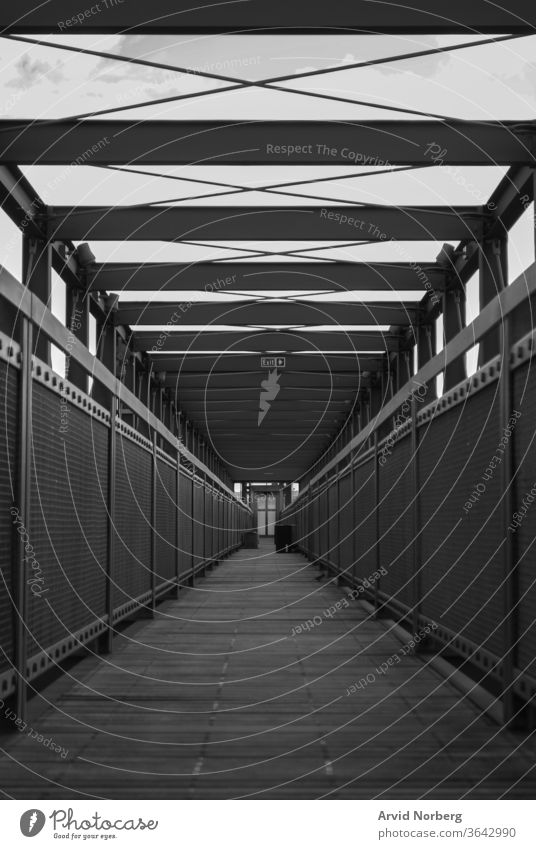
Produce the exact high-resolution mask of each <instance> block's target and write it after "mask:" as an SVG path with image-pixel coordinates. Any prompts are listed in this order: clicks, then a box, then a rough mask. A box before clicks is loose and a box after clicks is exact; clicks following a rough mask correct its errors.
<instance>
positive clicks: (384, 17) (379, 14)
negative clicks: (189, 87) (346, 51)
mask: <svg viewBox="0 0 536 849" xmlns="http://www.w3.org/2000/svg"><path fill="white" fill-rule="evenodd" d="M535 26H536V11H535V10H534V8H533V7H532V6H531V5H529V4H527V2H526V0H510V2H509V4H508V7H506V6H505V5H503V4H498V3H494V2H492V0H471V2H470V3H467V2H465V0H435V2H434V4H433V6H431V4H430V2H429V0H412V3H411V6H407V5H404V4H399V3H396V4H395V3H390V4H387V5H385V4H384V3H370V2H366V0H355V2H354V3H352V4H351V5H349V4H348V2H347V0H332V2H331V3H330V4H329V6H326V5H323V4H319V5H316V4H314V3H309V2H305V0H293V2H292V3H289V2H287V0H273V2H271V3H269V4H266V2H265V0H250V2H249V3H247V4H245V5H244V4H241V3H237V4H233V3H231V4H228V3H226V4H220V5H215V4H214V3H213V2H211V0H201V2H198V3H195V4H192V3H190V2H186V1H185V0H179V2H176V0H152V2H151V5H150V7H149V6H147V5H146V4H142V3H121V2H120V0H103V3H102V12H101V13H100V14H94V13H91V10H89V9H88V10H87V12H85V13H84V10H82V14H81V16H79V15H78V13H77V11H76V10H74V9H73V5H72V3H70V2H69V0H49V2H48V3H41V4H36V3H35V0H19V2H18V3H17V4H16V5H13V6H11V5H9V4H5V5H4V6H3V7H2V11H1V14H0V28H1V29H2V30H5V31H7V32H19V33H57V32H58V31H59V32H60V33H62V32H65V33H69V32H76V33H86V34H87V33H121V34H124V33H125V32H128V33H129V34H133V33H136V34H140V33H151V34H154V33H159V34H173V33H222V32H223V33H236V32H247V33H248V34H249V33H260V34H264V35H266V34H267V32H268V33H270V34H280V33H288V34H292V35H298V34H300V33H301V34H310V33H324V34H332V33H333V32H337V31H339V32H344V33H346V34H347V33H349V32H357V33H372V34H377V33H429V32H430V33H465V34H470V35H474V34H475V32H483V33H505V32H515V33H527V34H529V33H532V32H533V30H534V28H535Z"/></svg>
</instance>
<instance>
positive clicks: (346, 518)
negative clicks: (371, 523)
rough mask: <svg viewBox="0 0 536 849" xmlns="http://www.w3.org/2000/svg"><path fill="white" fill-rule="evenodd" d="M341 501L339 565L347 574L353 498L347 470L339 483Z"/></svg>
mask: <svg viewBox="0 0 536 849" xmlns="http://www.w3.org/2000/svg"><path fill="white" fill-rule="evenodd" d="M340 493H341V503H340V506H339V509H340V514H339V529H340V539H339V543H340V546H339V558H338V559H339V566H340V568H341V570H342V571H345V572H346V574H347V575H351V574H352V566H353V559H354V557H353V549H354V541H353V535H354V498H353V488H352V476H351V473H350V472H348V474H347V475H345V476H344V477H343V478H342V480H341V483H340Z"/></svg>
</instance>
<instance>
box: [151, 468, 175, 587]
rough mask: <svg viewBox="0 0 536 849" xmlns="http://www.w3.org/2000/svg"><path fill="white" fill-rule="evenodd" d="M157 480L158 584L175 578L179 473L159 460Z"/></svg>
mask: <svg viewBox="0 0 536 849" xmlns="http://www.w3.org/2000/svg"><path fill="white" fill-rule="evenodd" d="M157 469H158V474H157V478H156V523H155V524H156V584H157V586H158V584H160V583H162V582H163V581H165V580H166V579H168V578H173V577H174V576H175V551H176V547H175V540H176V536H177V511H176V487H177V471H176V469H174V468H172V467H171V466H170V465H169V464H168V463H166V462H164V461H163V460H160V459H159V460H158V465H157Z"/></svg>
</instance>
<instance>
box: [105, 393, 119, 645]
mask: <svg viewBox="0 0 536 849" xmlns="http://www.w3.org/2000/svg"><path fill="white" fill-rule="evenodd" d="M117 404H118V400H117V396H116V395H115V394H112V395H110V431H109V434H108V522H107V529H106V530H107V540H106V542H107V544H106V591H105V598H106V616H107V619H108V628H107V630H106V632H105V634H104V635H103V640H102V651H103V652H105V653H107V654H110V652H111V651H112V646H113V618H114V587H113V575H114V558H115V470H116V465H117V463H116V456H117V434H116V424H117Z"/></svg>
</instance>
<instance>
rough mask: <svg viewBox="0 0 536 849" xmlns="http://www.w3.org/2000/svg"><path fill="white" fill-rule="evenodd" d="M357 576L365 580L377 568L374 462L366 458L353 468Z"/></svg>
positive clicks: (355, 572) (355, 570)
mask: <svg viewBox="0 0 536 849" xmlns="http://www.w3.org/2000/svg"><path fill="white" fill-rule="evenodd" d="M353 477H354V487H353V489H354V498H355V502H354V507H355V513H354V527H355V543H354V545H355V568H354V575H355V578H356V579H358V580H360V581H363V580H365V579H366V578H368V577H369V576H370V575H372V573H373V572H374V570H375V569H376V554H375V548H376V531H375V509H374V462H373V460H372V459H371V460H366V461H365V462H364V463H361V464H360V465H359V466H357V467H356V468H354V470H353Z"/></svg>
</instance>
